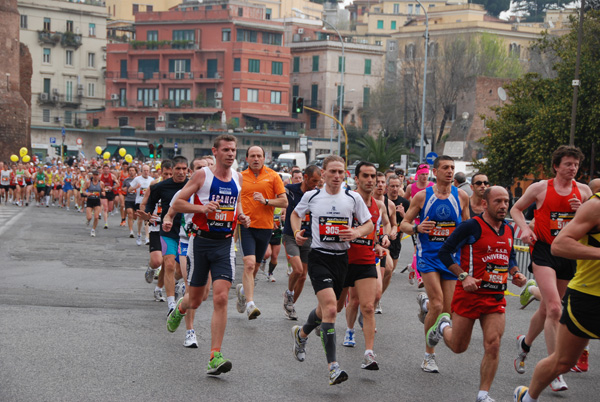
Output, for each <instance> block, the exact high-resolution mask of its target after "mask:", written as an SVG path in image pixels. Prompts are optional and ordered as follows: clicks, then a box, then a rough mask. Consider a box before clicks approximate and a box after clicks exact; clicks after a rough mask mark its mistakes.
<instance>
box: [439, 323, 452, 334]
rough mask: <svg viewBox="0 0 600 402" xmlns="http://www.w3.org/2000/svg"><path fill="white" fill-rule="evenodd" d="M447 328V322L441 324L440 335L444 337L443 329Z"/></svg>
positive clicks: (448, 324)
mask: <svg viewBox="0 0 600 402" xmlns="http://www.w3.org/2000/svg"><path fill="white" fill-rule="evenodd" d="M449 326H450V323H448V322H443V323H441V324H440V332H441V333H442V335H444V329H445V328H446V327H449Z"/></svg>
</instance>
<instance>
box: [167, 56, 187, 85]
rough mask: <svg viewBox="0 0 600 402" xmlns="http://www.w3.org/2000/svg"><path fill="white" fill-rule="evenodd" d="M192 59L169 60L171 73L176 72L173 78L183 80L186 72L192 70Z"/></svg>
mask: <svg viewBox="0 0 600 402" xmlns="http://www.w3.org/2000/svg"><path fill="white" fill-rule="evenodd" d="M191 64H192V60H191V59H171V60H169V73H174V75H172V76H171V78H175V79H177V80H181V79H183V78H185V77H186V73H189V72H190V71H191Z"/></svg>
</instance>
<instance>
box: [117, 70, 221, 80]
mask: <svg viewBox="0 0 600 402" xmlns="http://www.w3.org/2000/svg"><path fill="white" fill-rule="evenodd" d="M106 78H111V79H116V80H118V79H122V80H165V81H177V80H182V81H186V80H194V81H197V80H204V79H207V80H221V79H223V70H220V71H212V70H211V71H208V70H200V71H190V72H172V71H127V72H125V71H107V72H106Z"/></svg>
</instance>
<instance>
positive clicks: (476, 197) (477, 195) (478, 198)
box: [469, 173, 490, 218]
mask: <svg viewBox="0 0 600 402" xmlns="http://www.w3.org/2000/svg"><path fill="white" fill-rule="evenodd" d="M489 187H490V182H489V181H488V178H487V176H486V175H484V174H483V173H475V174H474V175H473V177H472V179H471V189H472V190H473V195H472V196H471V197H470V198H469V214H470V215H471V218H473V217H475V216H476V215H481V214H482V213H483V211H484V210H485V207H484V206H483V194H484V193H485V190H487V189H488V188H489Z"/></svg>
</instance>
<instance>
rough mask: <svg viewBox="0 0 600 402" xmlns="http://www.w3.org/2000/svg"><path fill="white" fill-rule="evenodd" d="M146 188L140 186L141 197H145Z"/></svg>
mask: <svg viewBox="0 0 600 402" xmlns="http://www.w3.org/2000/svg"><path fill="white" fill-rule="evenodd" d="M146 190H147V189H145V188H140V197H143V196H144V194H146Z"/></svg>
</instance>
